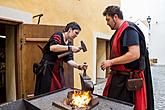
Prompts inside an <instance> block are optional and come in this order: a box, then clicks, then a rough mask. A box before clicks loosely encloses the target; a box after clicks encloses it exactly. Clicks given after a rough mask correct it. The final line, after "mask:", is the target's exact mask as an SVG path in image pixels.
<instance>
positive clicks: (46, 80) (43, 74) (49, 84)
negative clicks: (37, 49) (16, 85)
mask: <svg viewBox="0 0 165 110" xmlns="http://www.w3.org/2000/svg"><path fill="white" fill-rule="evenodd" d="M80 31H81V28H80V26H79V25H78V24H77V23H76V22H70V23H68V24H67V26H66V27H65V29H64V30H63V32H57V33H54V34H53V35H52V36H51V38H50V39H49V41H48V43H47V44H46V45H45V47H44V48H43V58H42V60H41V62H40V65H42V66H41V67H40V69H39V72H38V73H37V78H36V85H35V93H34V95H40V94H43V93H47V92H51V91H54V90H58V89H61V88H63V87H64V86H65V83H64V75H63V72H64V71H63V61H64V62H66V63H68V64H69V65H71V66H73V67H75V68H77V69H79V70H82V69H84V68H86V67H87V64H77V63H76V62H75V61H74V60H73V53H77V52H79V51H80V49H81V48H80V47H76V46H73V45H72V41H73V39H74V38H76V37H77V35H78V34H79V32H80ZM68 51H71V54H69V55H67V56H64V57H62V58H58V55H60V54H61V53H64V52H68Z"/></svg>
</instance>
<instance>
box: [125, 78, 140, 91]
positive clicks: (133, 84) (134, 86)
mask: <svg viewBox="0 0 165 110" xmlns="http://www.w3.org/2000/svg"><path fill="white" fill-rule="evenodd" d="M142 85H143V79H142V78H132V79H128V81H127V89H128V90H129V91H136V90H139V89H141V88H142Z"/></svg>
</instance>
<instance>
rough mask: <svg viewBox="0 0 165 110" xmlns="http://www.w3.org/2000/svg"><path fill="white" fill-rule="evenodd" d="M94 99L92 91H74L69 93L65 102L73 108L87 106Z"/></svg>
mask: <svg viewBox="0 0 165 110" xmlns="http://www.w3.org/2000/svg"><path fill="white" fill-rule="evenodd" d="M91 100H92V95H91V92H90V91H72V92H70V93H68V96H67V98H66V99H64V104H66V105H70V106H71V107H73V108H86V107H87V106H88V105H89V103H90V102H91Z"/></svg>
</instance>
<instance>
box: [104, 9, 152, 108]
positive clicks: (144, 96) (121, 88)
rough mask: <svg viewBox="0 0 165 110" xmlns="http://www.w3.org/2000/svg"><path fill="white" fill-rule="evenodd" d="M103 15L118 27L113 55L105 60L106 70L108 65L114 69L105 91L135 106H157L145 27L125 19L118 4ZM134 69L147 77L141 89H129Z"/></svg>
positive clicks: (112, 50)
mask: <svg viewBox="0 0 165 110" xmlns="http://www.w3.org/2000/svg"><path fill="white" fill-rule="evenodd" d="M103 15H104V16H105V17H106V21H107V25H109V26H110V28H111V29H112V30H116V31H115V33H114V34H113V36H112V38H111V39H110V47H111V48H110V49H111V50H110V52H111V53H110V59H108V60H106V61H103V62H102V63H101V68H102V69H103V70H104V69H106V68H108V67H110V69H111V73H110V75H109V77H108V79H107V83H106V86H105V88H104V91H103V95H104V96H107V97H110V98H114V99H117V100H122V101H125V102H129V103H133V104H134V105H135V110H154V99H153V88H152V78H151V71H150V65H149V60H148V51H147V49H146V44H145V38H144V35H143V33H142V31H141V30H140V29H139V28H138V27H137V26H136V25H135V24H134V23H132V22H129V21H124V20H123V15H122V11H121V10H120V7H118V6H108V7H107V8H106V9H105V11H104V12H103ZM130 72H134V73H138V74H137V75H138V76H139V77H140V78H142V79H143V84H142V88H141V89H139V90H136V91H129V90H128V89H127V80H128V78H129V77H130Z"/></svg>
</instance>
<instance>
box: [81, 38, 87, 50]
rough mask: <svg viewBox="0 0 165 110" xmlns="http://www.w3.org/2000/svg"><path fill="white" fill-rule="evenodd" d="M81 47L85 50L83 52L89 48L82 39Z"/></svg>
mask: <svg viewBox="0 0 165 110" xmlns="http://www.w3.org/2000/svg"><path fill="white" fill-rule="evenodd" d="M81 49H82V50H83V52H86V51H87V48H86V46H85V43H84V42H83V41H81Z"/></svg>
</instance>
